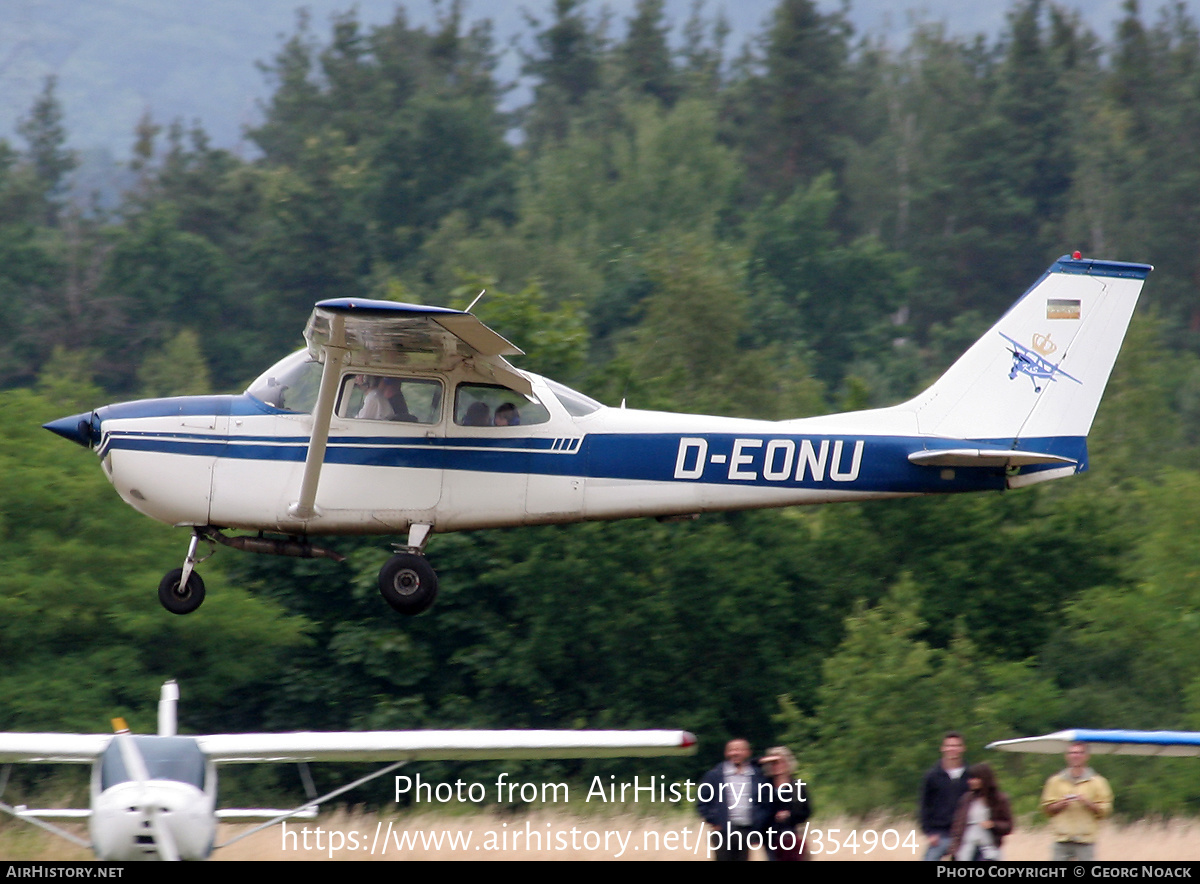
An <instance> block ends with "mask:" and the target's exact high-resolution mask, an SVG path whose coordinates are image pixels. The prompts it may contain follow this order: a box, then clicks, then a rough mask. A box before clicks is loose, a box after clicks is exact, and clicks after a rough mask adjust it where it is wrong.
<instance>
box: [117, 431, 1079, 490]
mask: <svg viewBox="0 0 1200 884" xmlns="http://www.w3.org/2000/svg"><path fill="white" fill-rule="evenodd" d="M964 445H966V446H971V447H989V448H994V447H1008V446H1009V445H1011V440H1009V441H1007V442H1005V441H1001V440H973V441H970V442H964V441H962V440H947V439H921V438H915V437H906V436H800V435H782V434H780V435H774V434H745V435H743V434H735V433H698V434H692V435H688V434H681V433H593V434H589V435H587V436H584V437H583V438H582V439H581V440H579V439H563V438H559V439H555V438H547V437H536V438H535V437H522V438H512V437H508V438H490V439H489V438H479V437H471V438H441V437H433V438H430V437H425V436H414V437H404V438H395V437H389V438H382V437H378V436H343V437H333V438H331V439H330V440H329V447H328V448H327V450H326V454H325V460H326V462H327V463H336V464H351V465H362V466H379V467H402V468H408V469H446V470H461V471H467V472H495V473H533V474H539V475H561V476H578V477H587V478H595V479H613V480H624V481H633V482H685V483H695V482H698V483H701V484H707V485H731V486H736V485H749V486H754V487H767V488H769V487H776V488H813V489H825V490H838V489H840V490H853V491H862V492H884V493H922V492H949V491H972V490H991V489H1000V488H1003V487H1004V486H1005V471H1004V470H1003V469H1001V468H958V469H954V470H946V469H940V468H936V467H929V466H918V465H915V464H912V463H910V462H909V461H908V455H909V454H910V453H912V452H913V451H918V450H924V449H938V448H960V447H964ZM1019 448H1020V449H1021V450H1026V451H1041V452H1047V453H1052V454H1058V455H1062V456H1065V457H1070V458H1072V459H1074V460H1076V461H1078V462H1079V463H1080V468H1081V469H1083V468H1086V463H1087V460H1086V458H1087V448H1086V442H1085V440H1084V439H1082V438H1055V439H1037V440H1022V442H1021V444H1020V446H1019ZM573 449H574V450H573ZM109 450H128V451H157V452H162V453H167V454H180V455H193V456H207V457H227V458H236V459H245V460H263V461H290V462H301V461H303V460H304V458H305V455H306V453H307V450H308V438H307V437H306V436H299V435H295V436H232V437H226V436H213V435H208V434H204V433H196V432H174V431H171V432H147V431H137V432H132V431H116V432H111V433H106V434H105V437H104V442H103V444H102V446H101V454H102V455H103V454H105V453H107V451H109ZM1048 468H1052V467H1046V466H1038V467H1033V468H1026V469H1025V472H1029V471H1035V470H1040V469H1048Z"/></svg>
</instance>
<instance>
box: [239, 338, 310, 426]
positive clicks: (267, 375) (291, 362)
mask: <svg viewBox="0 0 1200 884" xmlns="http://www.w3.org/2000/svg"><path fill="white" fill-rule="evenodd" d="M321 369H322V366H321V363H319V362H316V361H315V360H313V358H312V356H311V355H309V352H308V351H307V350H297V351H296V352H295V353H293V354H292V355H291V356H286V357H284V358H283V359H280V360H279V361H278V362H276V363H275V364H274V365H272V366H271V367H270V368H268V369H267V370H266V371H264V372H263V373H262V374H261V375H259V377H258V380H256V381H255V382H254V383H253V384H251V385H250V386H249V387H248V388H247V389H246V392H247V393H249V394H250V395H251V396H253V397H254V398H255V399H257V400H259V401H260V402H265V403H266V404H267V405H270V406H272V407H273V408H281V409H283V410H284V411H295V412H299V413H301V414H311V413H312V410H313V406H315V405H316V404H317V393H319V392H320V390H321Z"/></svg>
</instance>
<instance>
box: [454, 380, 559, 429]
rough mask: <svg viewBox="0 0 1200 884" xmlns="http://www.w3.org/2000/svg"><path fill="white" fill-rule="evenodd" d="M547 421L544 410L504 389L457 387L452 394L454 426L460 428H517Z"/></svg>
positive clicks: (540, 406) (470, 385)
mask: <svg viewBox="0 0 1200 884" xmlns="http://www.w3.org/2000/svg"><path fill="white" fill-rule="evenodd" d="M548 420H550V412H549V411H547V410H546V406H544V405H542V403H541V402H539V401H538V400H537V399H536V398H530V397H527V396H524V395H523V394H521V393H518V392H516V391H515V390H510V389H509V388H508V387H501V386H499V385H497V384H459V385H458V388H457V389H456V390H455V391H454V422H455V423H456V424H458V425H459V426H460V427H519V426H531V425H533V424H544V423H545V422H546V421H548Z"/></svg>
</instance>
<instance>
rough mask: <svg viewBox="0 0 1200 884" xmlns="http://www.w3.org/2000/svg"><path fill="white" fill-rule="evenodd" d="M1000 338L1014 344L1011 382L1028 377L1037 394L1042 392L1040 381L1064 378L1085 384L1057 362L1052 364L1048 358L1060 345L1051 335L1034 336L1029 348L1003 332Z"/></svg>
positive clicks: (1011, 350)
mask: <svg viewBox="0 0 1200 884" xmlns="http://www.w3.org/2000/svg"><path fill="white" fill-rule="evenodd" d="M1000 337H1002V338H1004V340H1006V341H1008V342H1009V343H1010V344H1012V346H1011V347H1010V348H1009V352H1010V353H1012V355H1013V361H1012V369H1011V370H1010V371H1009V373H1008V378H1009V380H1013V379H1015V378H1016V376H1017V375H1019V374H1023V375H1026V376H1027V377H1028V378H1029V379H1030V381H1032V382H1033V392H1035V393H1040V392H1042V387H1041V385H1040V384H1039V383H1038V382H1039V381H1053V380H1056V379H1057V378H1059V377H1064V378H1066V379H1067V380H1071V381H1074V382H1075V383H1077V384H1082V383H1083V381H1081V380H1079V378H1077V377H1073V376H1072V375H1069V374H1067V373H1066V372H1065V371H1063V370H1062V369H1061V368H1059V367H1058V363H1057V362H1051V361H1050V360H1049V359H1048V358H1047V357H1049V356H1050V355H1052V354H1053V353H1055V352H1056V351H1057V350H1058V345H1056V344H1055V343H1054V342H1053V341H1051V340H1050V335H1048V334H1045V335H1043V334H1036V335H1034V336H1033V340H1032V341H1031V342H1030V344H1031V345H1030V346H1029V347H1026V346H1024V345H1022V344H1018V343H1017V342H1016V341H1014V340H1013V339H1012V338H1010V337H1009V336H1008V335H1006V334H1004V333H1003V332H1000Z"/></svg>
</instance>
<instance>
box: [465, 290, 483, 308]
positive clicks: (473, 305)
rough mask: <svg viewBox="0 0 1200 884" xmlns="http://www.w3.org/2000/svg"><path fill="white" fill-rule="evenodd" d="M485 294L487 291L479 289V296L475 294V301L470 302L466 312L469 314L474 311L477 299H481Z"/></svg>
mask: <svg viewBox="0 0 1200 884" xmlns="http://www.w3.org/2000/svg"><path fill="white" fill-rule="evenodd" d="M486 294H487V289H481V290H480V292H479V294H477V295H476V296H475V300H474V301H472V302H471V305H470V306H469V307H467V309H466V312H467V313H470V312H471V311H472V310H474V309H475V305H476V304H478V303H479V299H480V298H482V297H483V296H484V295H486Z"/></svg>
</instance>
